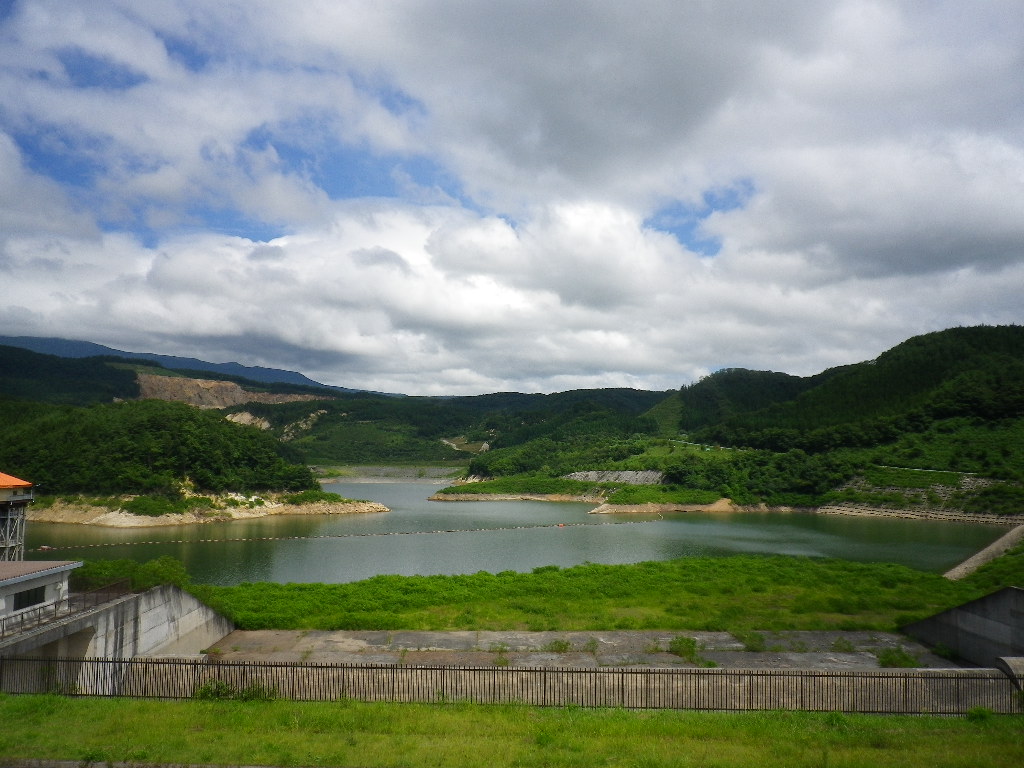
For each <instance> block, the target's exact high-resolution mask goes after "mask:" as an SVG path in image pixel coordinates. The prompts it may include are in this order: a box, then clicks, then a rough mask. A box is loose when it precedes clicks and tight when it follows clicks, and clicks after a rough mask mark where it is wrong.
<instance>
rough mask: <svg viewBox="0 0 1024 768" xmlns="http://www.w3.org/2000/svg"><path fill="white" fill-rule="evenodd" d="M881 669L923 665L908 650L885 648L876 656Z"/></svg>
mask: <svg viewBox="0 0 1024 768" xmlns="http://www.w3.org/2000/svg"><path fill="white" fill-rule="evenodd" d="M875 657H876V658H877V659H878V666H880V667H901V668H912V667H918V666H920V665H921V662H920V661H919V660H918V658H917V657H916V656H914V655H913V654H911V653H909V652H908V651H907V649H906V648H902V647H900V648H884V649H883V650H881V651H878V652H877V653H876V654H875Z"/></svg>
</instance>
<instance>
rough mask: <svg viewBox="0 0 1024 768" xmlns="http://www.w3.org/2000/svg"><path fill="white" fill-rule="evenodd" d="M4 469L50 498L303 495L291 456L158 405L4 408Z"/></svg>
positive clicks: (259, 436) (308, 480) (0, 452)
mask: <svg viewBox="0 0 1024 768" xmlns="http://www.w3.org/2000/svg"><path fill="white" fill-rule="evenodd" d="M0 423H2V424H3V425H4V426H3V433H2V440H0V466H2V467H3V468H4V471H5V472H8V473H10V474H14V475H15V476H18V477H23V478H26V479H30V480H31V481H32V482H33V483H34V484H36V486H37V488H38V490H39V491H41V492H43V493H46V494H56V493H89V494H119V493H133V494H138V493H143V494H154V495H171V496H174V495H178V494H179V492H180V490H181V488H182V486H183V485H186V484H187V485H191V486H192V487H193V488H194V489H195V490H197V491H202V492H214V493H215V492H221V491H249V490H302V489H305V488H313V487H315V482H314V479H313V476H312V473H311V472H310V470H309V468H308V467H306V466H305V465H304V464H301V463H299V462H298V461H297V460H296V457H295V456H294V454H292V455H291V456H289V455H288V453H287V447H286V446H284V445H282V444H281V443H280V442H279V441H277V440H275V439H274V438H273V437H271V436H269V435H267V434H264V433H263V432H260V431H259V430H256V429H253V428H251V427H240V426H238V425H236V424H232V423H231V422H229V421H226V420H225V419H224V418H223V416H222V415H221V414H219V413H215V412H210V411H201V410H199V409H197V408H192V407H190V406H188V405H184V404H182V403H167V402H161V401H156V400H143V401H135V402H124V403H111V404H107V405H94V406H90V407H87V408H75V407H70V406H49V405H43V404H26V403H24V402H20V401H16V400H9V399H0Z"/></svg>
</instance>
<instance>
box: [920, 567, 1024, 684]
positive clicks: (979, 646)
mask: <svg viewBox="0 0 1024 768" xmlns="http://www.w3.org/2000/svg"><path fill="white" fill-rule="evenodd" d="M903 631H904V632H905V633H906V634H908V635H910V636H911V637H913V638H915V639H917V640H920V641H921V642H923V643H927V644H928V645H931V646H944V647H946V648H948V649H949V650H950V651H952V652H953V653H955V654H956V655H957V656H959V657H960V658H961V659H964V660H966V661H969V662H971V663H973V664H978V665H979V666H983V667H988V666H992V665H993V664H995V663H996V659H998V658H1000V657H1003V656H1008V657H1019V656H1024V589H1019V588H1017V587H1006V588H1004V589H1001V590H999V591H998V592H994V593H992V594H991V595H987V596H985V597H982V598H979V599H977V600H972V601H971V602H969V603H964V604H963V605H961V606H957V607H956V608H950V609H949V610H948V611H943V612H942V613H939V614H936V615H935V616H931V617H930V618H927V619H924V620H922V621H917V622H914V623H913V624H908V625H907V626H905V627H903Z"/></svg>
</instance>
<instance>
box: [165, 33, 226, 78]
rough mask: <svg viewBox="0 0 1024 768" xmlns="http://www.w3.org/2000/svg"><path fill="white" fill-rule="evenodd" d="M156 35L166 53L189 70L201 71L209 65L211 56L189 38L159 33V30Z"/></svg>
mask: <svg viewBox="0 0 1024 768" xmlns="http://www.w3.org/2000/svg"><path fill="white" fill-rule="evenodd" d="M156 36H157V37H158V38H160V41H161V42H162V43H163V44H164V49H165V50H166V51H167V55H168V56H169V57H170V58H171V59H172V60H173V61H176V62H178V63H179V64H181V65H182V66H184V67H185V68H186V69H188V70H189V71H190V72H201V71H202V70H204V69H206V67H207V66H208V65H209V63H210V60H211V58H212V57H211V56H210V54H209V53H208V52H207V51H206V50H204V49H203V48H201V47H200V46H199V45H197V44H195V43H192V42H191V41H189V40H183V39H181V38H180V37H172V36H170V35H165V34H161V33H160V32H157V33H156Z"/></svg>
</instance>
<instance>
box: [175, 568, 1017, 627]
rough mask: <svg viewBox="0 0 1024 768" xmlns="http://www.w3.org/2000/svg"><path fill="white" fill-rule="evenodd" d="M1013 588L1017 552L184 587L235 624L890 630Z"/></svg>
mask: <svg viewBox="0 0 1024 768" xmlns="http://www.w3.org/2000/svg"><path fill="white" fill-rule="evenodd" d="M1021 584H1024V548H1018V549H1016V550H1014V551H1013V552H1012V553H1010V554H1008V555H1005V556H1004V557H1002V558H1000V559H999V560H997V561H995V562H994V563H992V564H990V565H989V566H986V567H985V568H983V569H982V570H981V571H979V572H978V573H977V574H975V575H973V576H971V577H969V578H967V579H965V580H963V581H959V582H953V581H949V580H947V579H944V578H942V577H941V576H939V575H938V574H934V573H924V572H922V571H915V570H913V569H911V568H906V567H904V566H900V565H894V564H890V563H853V562H848V561H843V560H827V559H812V558H800V557H784V556H775V557H758V556H736V557H723V558H711V557H709V558H697V557H694V558H682V559H679V560H670V561H663V562H646V563H637V564H635V565H600V564H596V563H589V564H585V565H580V566H576V567H574V568H564V569H561V568H558V567H556V566H544V567H541V568H536V569H534V571H533V572H532V573H514V572H512V571H505V572H502V573H497V574H492V573H485V572H480V573H476V574H467V575H460V576H375V577H373V578H370V579H366V580H365V581H359V582H354V583H350V584H273V583H257V584H239V585H237V586H232V587H218V586H206V585H196V586H194V587H192V590H193V591H194V592H195V593H196V595H197V596H198V597H199V598H200V599H201V600H203V601H204V602H206V603H208V604H209V605H211V606H212V607H214V608H215V609H217V610H219V611H221V612H222V613H224V614H225V615H226V616H228V617H229V618H230V619H231V620H232V621H234V622H235V623H236V624H237V625H238V627H239V628H241V629H318V630H339V629H394V630H399V629H418V630H512V629H525V630H534V631H540V630H547V631H570V630H604V629H678V630H685V629H690V630H709V631H729V632H747V631H768V630H796V629H802V630H835V629H838V630H882V631H893V630H895V629H896V628H897V627H899V626H901V625H902V624H905V623H908V622H910V621H914V620H917V619H920V618H924V617H926V616H929V615H932V614H935V613H938V612H939V611H942V610H944V609H946V608H949V607H951V606H954V605H959V604H961V603H964V602H966V601H968V600H971V599H974V598H976V597H980V596H981V595H983V594H985V593H987V592H989V591H993V590H994V589H997V588H998V587H1001V586H1007V585H1021Z"/></svg>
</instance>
